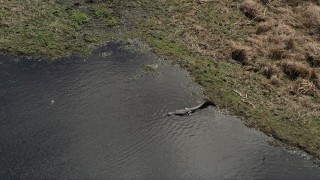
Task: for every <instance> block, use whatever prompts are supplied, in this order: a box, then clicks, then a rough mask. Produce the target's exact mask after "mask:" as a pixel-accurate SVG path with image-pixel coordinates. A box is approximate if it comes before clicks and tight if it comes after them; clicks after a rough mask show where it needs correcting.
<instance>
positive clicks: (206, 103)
mask: <svg viewBox="0 0 320 180" xmlns="http://www.w3.org/2000/svg"><path fill="white" fill-rule="evenodd" d="M208 106H216V105H215V103H214V102H212V101H210V100H207V99H205V101H204V102H203V103H201V104H199V105H198V106H195V107H192V108H184V109H179V110H176V111H174V112H169V113H167V114H165V115H164V116H184V115H190V114H191V113H193V112H195V111H197V110H199V109H203V108H206V107H208Z"/></svg>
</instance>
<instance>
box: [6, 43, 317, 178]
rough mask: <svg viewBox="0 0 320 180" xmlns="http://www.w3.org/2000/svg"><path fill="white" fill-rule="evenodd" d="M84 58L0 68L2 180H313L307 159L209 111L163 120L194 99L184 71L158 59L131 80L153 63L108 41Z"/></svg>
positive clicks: (312, 168)
mask: <svg viewBox="0 0 320 180" xmlns="http://www.w3.org/2000/svg"><path fill="white" fill-rule="evenodd" d="M102 53H107V54H108V55H109V56H101V55H100V54H102ZM93 54H94V55H92V56H91V57H89V58H86V59H81V58H74V57H73V58H66V59H64V60H61V61H56V62H53V63H52V64H46V63H41V62H38V63H34V62H31V63H30V61H22V62H20V63H8V62H4V63H3V64H2V65H0V88H1V89H0V154H1V156H0V177H1V179H11V178H25V179H34V178H37V179H39V178H40V179H43V178H46V179H47V178H58V179H61V178H62V179H67V178H72V179H74V178H75V179H86V178H88V179H106V178H109V179H110V178H111V179H113V178H125V179H127V178H137V179H319V178H320V171H319V167H316V166H315V165H314V164H313V163H312V162H311V161H310V160H308V159H306V158H303V157H301V156H298V155H294V154H290V153H288V152H286V151H284V150H282V149H280V148H273V147H270V146H268V144H267V140H268V138H267V137H266V136H264V135H262V134H261V133H260V132H257V131H255V130H252V129H248V128H246V127H244V126H243V125H242V124H241V122H240V120H238V119H237V118H235V117H232V116H228V115H225V114H224V113H222V112H220V111H219V110H218V109H216V108H213V107H210V108H207V109H204V110H202V111H198V112H196V113H195V114H192V115H191V116H186V117H163V116H162V114H165V113H167V112H169V111H174V110H176V109H181V108H183V107H190V106H194V105H196V104H198V103H199V102H200V101H199V100H201V97H200V96H198V95H196V96H195V95H192V94H194V93H199V91H200V89H199V88H198V87H197V86H195V85H194V84H193V83H192V82H191V80H190V78H189V77H188V75H187V73H186V72H185V71H183V70H181V69H179V68H176V67H172V66H169V65H163V66H162V65H160V66H159V68H158V69H157V70H156V71H158V75H157V76H153V75H148V74H145V75H144V76H142V77H139V78H138V79H136V80H132V76H134V75H135V74H136V73H137V72H139V71H140V70H141V68H142V67H143V65H145V64H155V63H158V64H161V62H159V61H158V60H156V58H154V57H152V56H147V55H141V54H137V53H130V52H126V51H124V50H120V49H119V45H116V44H112V45H109V46H105V47H103V48H101V49H99V50H97V51H96V52H94V53H93ZM1 60H2V61H7V60H8V58H7V57H1ZM52 102H53V103H52Z"/></svg>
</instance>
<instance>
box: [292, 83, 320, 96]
mask: <svg viewBox="0 0 320 180" xmlns="http://www.w3.org/2000/svg"><path fill="white" fill-rule="evenodd" d="M290 92H291V93H293V94H294V95H309V96H315V95H316V93H317V89H316V86H315V84H314V83H312V82H310V81H308V80H305V79H297V80H296V81H295V82H294V84H293V86H291V89H290Z"/></svg>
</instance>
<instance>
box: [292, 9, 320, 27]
mask: <svg viewBox="0 0 320 180" xmlns="http://www.w3.org/2000/svg"><path fill="white" fill-rule="evenodd" d="M297 12H300V13H301V14H300V15H301V21H302V23H303V24H304V25H306V26H307V27H312V28H318V27H319V25H320V7H319V6H317V5H315V4H313V3H305V4H302V5H300V6H298V7H297Z"/></svg>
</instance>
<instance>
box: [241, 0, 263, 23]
mask: <svg viewBox="0 0 320 180" xmlns="http://www.w3.org/2000/svg"><path fill="white" fill-rule="evenodd" d="M240 10H241V11H242V12H243V13H244V14H245V15H246V16H247V17H248V18H250V19H253V20H255V21H264V20H266V16H265V15H264V8H263V6H262V5H261V4H258V3H257V2H255V1H252V0H245V1H244V2H243V3H242V4H241V5H240Z"/></svg>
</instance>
